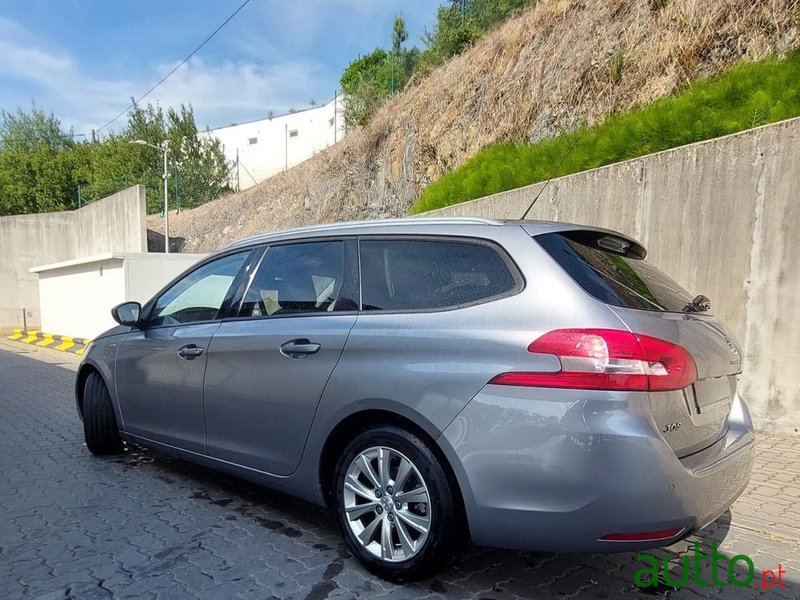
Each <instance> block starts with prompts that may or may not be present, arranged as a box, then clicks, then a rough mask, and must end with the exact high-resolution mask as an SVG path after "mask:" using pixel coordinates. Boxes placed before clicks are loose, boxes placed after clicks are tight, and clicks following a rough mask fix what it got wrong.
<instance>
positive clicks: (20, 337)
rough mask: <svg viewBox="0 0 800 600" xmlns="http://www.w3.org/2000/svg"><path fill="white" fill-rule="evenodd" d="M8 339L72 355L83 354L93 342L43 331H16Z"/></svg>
mask: <svg viewBox="0 0 800 600" xmlns="http://www.w3.org/2000/svg"><path fill="white" fill-rule="evenodd" d="M8 339H10V340H13V341H15V342H22V343H23V344H33V345H35V346H41V347H42V348H50V349H51V350H59V351H61V352H71V353H72V354H79V355H80V354H83V351H84V350H86V346H88V345H89V342H91V341H92V340H87V339H86V338H79V337H70V336H68V335H53V334H52V333H43V332H41V331H26V330H25V329H15V330H14V333H12V334H11V335H10V336H8Z"/></svg>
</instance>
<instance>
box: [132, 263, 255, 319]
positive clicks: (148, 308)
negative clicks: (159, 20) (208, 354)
mask: <svg viewBox="0 0 800 600" xmlns="http://www.w3.org/2000/svg"><path fill="white" fill-rule="evenodd" d="M254 250H256V249H255V248H253V247H247V248H235V249H231V250H230V251H227V252H222V253H219V254H214V255H212V256H208V257H206V258H204V259H203V260H201V261H200V262H198V263H197V264H194V265H192V266H191V267H189V268H188V269H186V270H185V271H183V272H182V273H180V274H179V275H177V276H176V277H174V278H173V279H172V280H171V281H170V282H169V283H167V284H166V285H165V286H164V287H162V288H161V289H160V290H158V292H156V293H155V294H154V295H153V297H152V298H151V299H150V300H148V301H147V303H146V304H145V305H144V306H143V307H142V320H141V321H140V323H139V325H137V326H136V328H137V329H140V330H141V331H150V330H156V329H165V328H167V327H190V326H192V325H207V324H209V323H221V322H222V321H224V320H225V315H226V314H227V313H228V311H229V309H230V301H231V299H232V298H233V297H234V295H235V294H236V292H237V291H238V289H239V287H240V286H241V281H242V278H243V276H244V274H245V273H247V271H248V270H249V269H250V267H251V266H252V263H253V257H254V255H255V254H256V252H254ZM235 254H245V255H246V256H245V259H244V262H243V263H242V266H241V268H240V269H239V271H238V273H236V275H235V276H234V278H233V281H232V282H231V286H230V288H228V292H227V293H226V294H225V298H224V299H223V301H222V305H221V306H220V309H219V311H218V312H217V316H216V318H214V319H206V320H203V321H191V322H189V323H178V324H176V325H153V324H151V323H150V319H151V317H152V313H153V310H154V309H155V307H156V304H157V303H158V301H159V299H161V296H163V295H164V294H166V293H167V292H168V291H169V290H171V289H172V288H173V287H174V286H175V285H177V284H178V283H180V282H181V281H183V280H184V279H185V278H186V277H188V276H189V275H191V274H192V273H194V272H195V271H197V270H198V269H202V268H203V267H205V266H206V265H209V264H211V263H213V262H216V261H218V260H222V259H225V258H228V257H229V256H233V255H235Z"/></svg>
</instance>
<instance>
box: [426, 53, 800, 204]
mask: <svg viewBox="0 0 800 600" xmlns="http://www.w3.org/2000/svg"><path fill="white" fill-rule="evenodd" d="M797 116H800V53H797V54H795V55H793V56H792V57H790V58H789V59H787V60H783V61H780V60H776V59H771V60H766V61H762V62H759V63H752V64H741V65H738V66H736V67H734V68H733V69H731V70H729V71H728V72H726V73H725V74H723V75H721V76H719V77H715V78H711V79H707V80H703V81H698V82H695V83H694V84H692V85H691V86H689V87H688V88H686V90H684V91H683V92H682V93H681V94H679V95H677V96H668V97H666V98H662V99H660V100H657V101H656V102H654V103H652V104H650V105H648V106H646V107H644V108H641V109H639V110H634V111H631V112H627V113H622V114H618V115H612V116H610V117H608V118H607V119H606V120H605V121H604V122H603V123H602V124H600V125H597V126H595V127H588V128H587V127H584V128H581V129H578V130H576V131H573V132H570V133H566V134H563V135H560V136H558V137H555V138H552V139H548V140H543V141H541V142H539V143H537V144H498V145H495V146H491V147H489V148H487V149H485V150H483V151H481V152H480V153H478V154H476V155H475V156H474V157H473V158H471V159H470V160H469V161H468V162H466V163H465V164H464V165H463V166H461V167H460V168H458V169H456V170H455V171H452V172H450V173H448V174H447V175H444V176H443V177H442V178H441V179H439V180H438V181H437V182H435V183H433V184H431V185H430V186H429V187H428V188H427V189H425V190H424V191H423V193H422V195H421V196H420V198H419V200H418V201H417V202H416V203H415V204H414V206H413V207H412V212H413V213H421V212H425V211H428V210H433V209H436V208H442V207H444V206H449V205H451V204H457V203H459V202H465V201H467V200H472V199H475V198H481V197H483V196H488V195H490V194H495V193H497V192H502V191H505V190H510V189H514V188H518V187H522V186H525V185H530V184H533V183H537V182H539V181H545V180H547V179H548V178H550V177H561V176H563V175H569V174H571V173H577V172H579V171H585V170H587V169H593V168H595V167H600V166H603V165H608V164H611V163H615V162H619V161H622V160H627V159H630V158H636V157H638V156H643V155H645V154H650V153H652V152H658V151H661V150H668V149H670V148H675V147H677V146H682V145H684V144H690V143H692V142H698V141H702V140H708V139H712V138H715V137H720V136H723V135H728V134H731V133H736V132H739V131H743V130H745V129H750V128H752V127H757V126H759V125H765V124H768V123H774V122H776V121H780V120H783V119H789V118H792V117H797ZM576 140H577V141H576ZM573 145H574V148H573ZM570 149H571V150H570Z"/></svg>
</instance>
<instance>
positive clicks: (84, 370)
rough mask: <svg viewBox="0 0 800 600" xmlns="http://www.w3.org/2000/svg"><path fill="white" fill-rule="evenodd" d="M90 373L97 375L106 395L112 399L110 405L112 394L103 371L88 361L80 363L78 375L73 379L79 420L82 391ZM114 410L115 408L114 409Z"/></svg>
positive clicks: (81, 413) (81, 408) (81, 409)
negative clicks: (106, 392) (104, 387)
mask: <svg viewBox="0 0 800 600" xmlns="http://www.w3.org/2000/svg"><path fill="white" fill-rule="evenodd" d="M92 373H97V375H98V376H99V377H100V379H102V380H103V384H104V385H105V386H106V389H107V390H108V393H109V394H110V395H111V398H112V405H113V403H114V401H113V398H114V396H113V394H111V386H110V385H108V379H107V378H106V376H105V375H104V374H103V370H102V369H101V368H100V366H99V365H96V364H94V363H93V362H90V361H84V362H83V363H81V365H80V367H78V374H77V376H76V377H75V404H76V406H77V408H78V415H79V416H80V418H81V419H83V400H84V398H83V394H84V389H85V388H86V380H87V379H88V378H89V375H91V374H92ZM115 408H116V407H115Z"/></svg>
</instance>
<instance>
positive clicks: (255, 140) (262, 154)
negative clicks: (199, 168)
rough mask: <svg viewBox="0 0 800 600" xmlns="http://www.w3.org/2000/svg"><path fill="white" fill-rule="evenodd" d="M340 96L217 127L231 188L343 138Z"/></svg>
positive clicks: (211, 132) (251, 182)
mask: <svg viewBox="0 0 800 600" xmlns="http://www.w3.org/2000/svg"><path fill="white" fill-rule="evenodd" d="M344 133H345V127H344V115H343V98H342V97H341V96H337V97H335V98H334V99H333V100H331V101H330V102H328V103H327V104H323V105H321V106H316V107H313V108H308V109H305V110H299V111H296V112H293V113H289V114H286V115H280V116H275V117H272V118H267V119H260V120H258V121H250V122H247V123H241V124H234V125H230V126H228V127H219V128H217V129H211V130H209V131H206V132H203V133H202V134H201V135H204V136H211V137H216V138H217V139H218V140H219V141H220V143H221V144H222V150H223V152H224V153H225V157H226V158H227V159H228V161H230V163H231V164H232V165H233V170H232V176H231V178H232V181H231V184H232V187H233V188H234V189H240V190H243V189H246V188H249V187H251V186H253V185H255V184H256V183H260V182H261V181H264V180H265V179H266V178H268V177H271V176H272V175H275V174H276V173H279V172H280V171H283V170H285V169H288V168H289V167H292V166H294V165H296V164H298V163H301V162H303V161H304V160H307V159H309V158H311V157H312V156H314V154H316V153H317V152H319V151H320V150H323V149H325V148H327V147H328V146H330V145H332V144H335V143H336V142H337V141H339V140H341V139H342V137H344Z"/></svg>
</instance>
